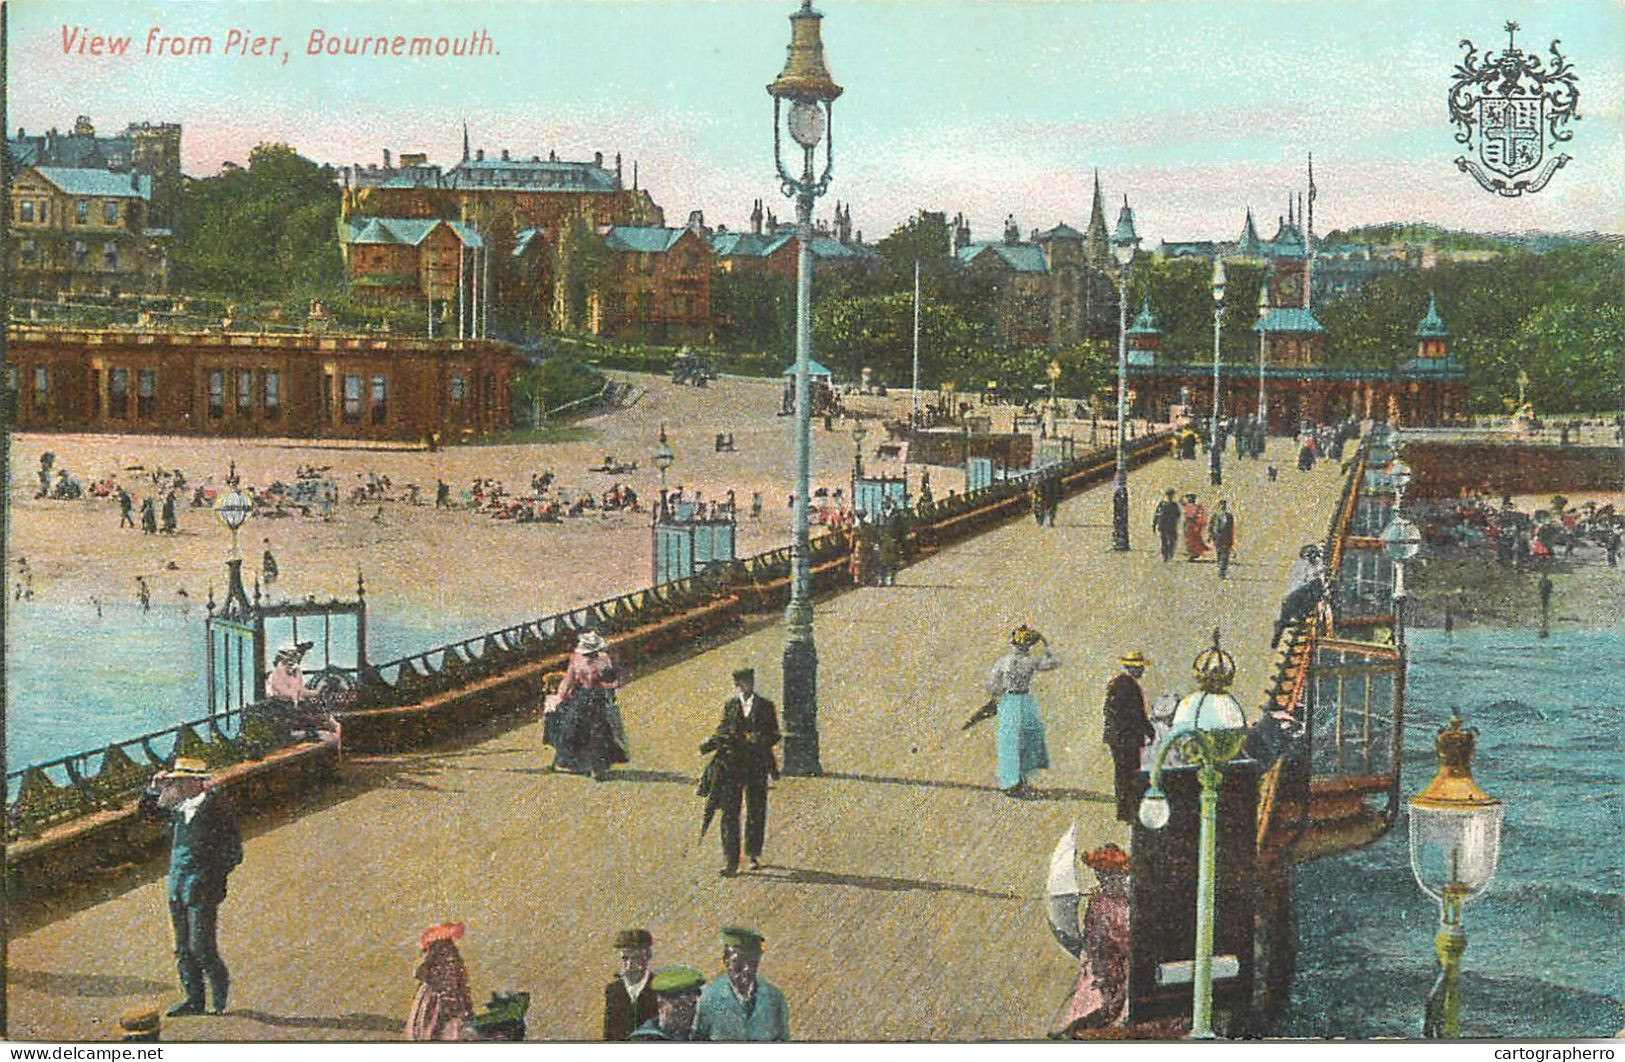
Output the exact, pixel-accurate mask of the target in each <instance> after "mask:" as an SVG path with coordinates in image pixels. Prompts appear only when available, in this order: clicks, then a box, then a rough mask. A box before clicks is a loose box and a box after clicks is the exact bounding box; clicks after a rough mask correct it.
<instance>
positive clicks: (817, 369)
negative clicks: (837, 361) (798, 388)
mask: <svg viewBox="0 0 1625 1062" xmlns="http://www.w3.org/2000/svg"><path fill="white" fill-rule="evenodd" d="M807 371H808V373H809V374H811V375H813V376H824V377H828V376H830V375H832V373H831V372H830V371H829V370H828V369H826V368H824V367H823V366H822V365H820V364H818V359H817V358H808V359H807ZM795 374H796V363H795V362H791V363H790V367H789V368H788V369H785V370H784V375H786V376H790V377H794V376H795Z"/></svg>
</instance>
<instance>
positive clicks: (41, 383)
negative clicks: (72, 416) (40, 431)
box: [34, 365, 51, 413]
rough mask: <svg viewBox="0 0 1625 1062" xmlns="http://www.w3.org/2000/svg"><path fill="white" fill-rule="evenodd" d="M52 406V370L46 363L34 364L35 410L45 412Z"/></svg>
mask: <svg viewBox="0 0 1625 1062" xmlns="http://www.w3.org/2000/svg"><path fill="white" fill-rule="evenodd" d="M50 407H51V370H50V369H49V368H47V367H46V366H44V365H36V366H34V412H35V413H44V412H47V411H48V410H49V409H50Z"/></svg>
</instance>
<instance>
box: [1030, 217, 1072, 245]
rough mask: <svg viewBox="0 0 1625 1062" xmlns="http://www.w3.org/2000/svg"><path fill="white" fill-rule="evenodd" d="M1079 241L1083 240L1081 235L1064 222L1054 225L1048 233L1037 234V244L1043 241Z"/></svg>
mask: <svg viewBox="0 0 1625 1062" xmlns="http://www.w3.org/2000/svg"><path fill="white" fill-rule="evenodd" d="M1081 239H1083V233H1081V232H1079V231H1078V230H1077V229H1075V228H1073V227H1072V226H1071V225H1068V224H1067V223H1066V222H1064V221H1063V222H1061V223H1060V224H1059V225H1056V226H1055V227H1054V228H1053V229H1050V230H1049V231H1048V232H1040V233H1039V234H1038V242H1040V243H1042V242H1044V241H1045V240H1081Z"/></svg>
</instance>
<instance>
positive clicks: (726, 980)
mask: <svg viewBox="0 0 1625 1062" xmlns="http://www.w3.org/2000/svg"><path fill="white" fill-rule="evenodd" d="M761 962H762V935H761V934H760V933H758V932H756V930H754V929H746V928H745V927H744V926H724V927H723V928H722V967H723V976H721V977H718V978H716V979H714V980H713V981H712V982H711V983H710V984H708V985H706V986H705V988H704V990H702V991H701V992H700V1005H699V1008H698V1010H697V1011H696V1013H695V1015H694V1033H693V1035H692V1036H691V1037H690V1039H694V1040H759V1041H761V1040H788V1039H790V1008H789V1006H788V1005H787V1004H786V1003H785V1001H784V993H783V992H780V991H779V990H778V989H777V988H775V987H774V986H772V985H770V984H768V983H767V982H766V981H764V980H762V979H761V978H760V977H758V976H756V970H757V967H759V966H760V965H761Z"/></svg>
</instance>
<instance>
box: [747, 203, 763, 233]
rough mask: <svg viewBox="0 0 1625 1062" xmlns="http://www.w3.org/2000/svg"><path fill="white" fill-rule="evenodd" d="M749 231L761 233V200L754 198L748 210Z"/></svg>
mask: <svg viewBox="0 0 1625 1062" xmlns="http://www.w3.org/2000/svg"><path fill="white" fill-rule="evenodd" d="M750 231H751V232H753V233H755V234H756V235H758V236H760V235H761V234H762V201H761V200H760V199H758V200H756V202H755V204H754V205H753V206H752V207H751V210H750Z"/></svg>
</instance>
